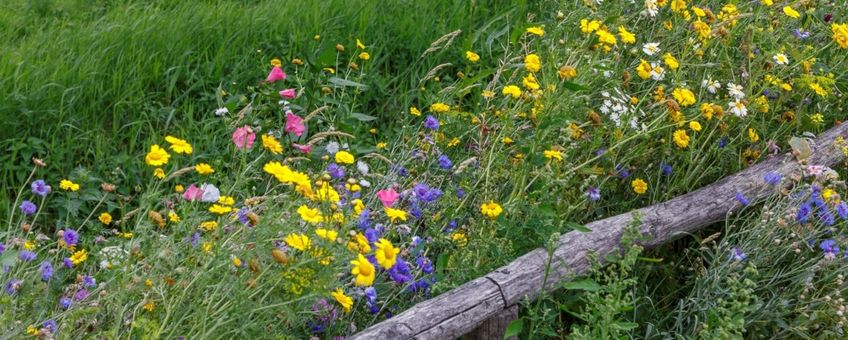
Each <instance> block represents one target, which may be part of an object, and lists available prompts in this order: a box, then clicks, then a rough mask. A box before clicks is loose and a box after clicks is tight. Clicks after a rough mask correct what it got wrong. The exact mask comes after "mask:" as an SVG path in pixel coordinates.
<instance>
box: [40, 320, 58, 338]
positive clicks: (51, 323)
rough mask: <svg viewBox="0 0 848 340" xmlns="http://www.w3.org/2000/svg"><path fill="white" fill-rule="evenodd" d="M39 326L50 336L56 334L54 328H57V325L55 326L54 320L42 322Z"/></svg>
mask: <svg viewBox="0 0 848 340" xmlns="http://www.w3.org/2000/svg"><path fill="white" fill-rule="evenodd" d="M41 326H42V327H44V328H45V329H47V330H48V331H50V333H51V334H53V333H56V328H58V325H57V324H56V320H53V319H49V320H47V321H44V323H43V324H42V325H41Z"/></svg>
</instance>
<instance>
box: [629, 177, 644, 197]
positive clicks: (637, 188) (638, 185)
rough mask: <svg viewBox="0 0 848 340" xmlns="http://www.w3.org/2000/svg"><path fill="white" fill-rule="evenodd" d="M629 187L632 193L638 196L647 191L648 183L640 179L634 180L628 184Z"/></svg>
mask: <svg viewBox="0 0 848 340" xmlns="http://www.w3.org/2000/svg"><path fill="white" fill-rule="evenodd" d="M630 186H631V187H633V192H635V193H637V194H639V195H641V194H644V193H645V192H647V191H648V183H646V182H645V181H643V180H642V179H641V178H637V179H634V180H633V181H632V182H630Z"/></svg>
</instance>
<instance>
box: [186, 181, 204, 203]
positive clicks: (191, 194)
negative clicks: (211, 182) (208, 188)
mask: <svg viewBox="0 0 848 340" xmlns="http://www.w3.org/2000/svg"><path fill="white" fill-rule="evenodd" d="M200 197H203V190H200V188H198V187H197V186H196V185H194V184H192V185H190V186H189V187H188V189H186V190H185V191H184V192H183V199H184V200H186V201H197V200H199V199H200Z"/></svg>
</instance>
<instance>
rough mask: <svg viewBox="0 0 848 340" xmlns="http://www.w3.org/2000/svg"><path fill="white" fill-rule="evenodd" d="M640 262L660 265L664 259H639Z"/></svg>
mask: <svg viewBox="0 0 848 340" xmlns="http://www.w3.org/2000/svg"><path fill="white" fill-rule="evenodd" d="M638 259H639V261H645V262H652V263H660V262H662V261H663V259H655V258H651V257H639V258H638Z"/></svg>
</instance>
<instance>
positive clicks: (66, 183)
mask: <svg viewBox="0 0 848 340" xmlns="http://www.w3.org/2000/svg"><path fill="white" fill-rule="evenodd" d="M59 189H62V190H66V191H77V190H79V189H80V185H79V184H76V183H74V182H71V181H70V180H67V179H63V180H62V181H60V182H59Z"/></svg>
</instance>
